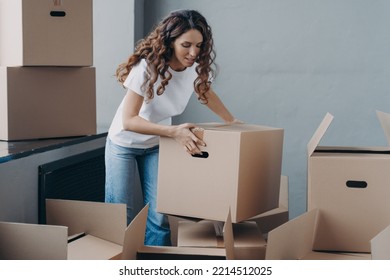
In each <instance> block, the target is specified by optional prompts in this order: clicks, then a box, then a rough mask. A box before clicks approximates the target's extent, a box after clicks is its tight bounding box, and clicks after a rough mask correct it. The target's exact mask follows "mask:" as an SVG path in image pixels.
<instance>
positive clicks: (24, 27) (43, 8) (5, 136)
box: [0, 0, 96, 141]
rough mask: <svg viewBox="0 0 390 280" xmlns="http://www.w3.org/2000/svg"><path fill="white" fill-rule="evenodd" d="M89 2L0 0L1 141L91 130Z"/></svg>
mask: <svg viewBox="0 0 390 280" xmlns="http://www.w3.org/2000/svg"><path fill="white" fill-rule="evenodd" d="M92 44H93V42H92V0H84V1H77V0H67V1H62V0H0V140H5V141H11V140H22V139H38V138H53V137H68V136H80V135H89V134H94V133H96V89H95V68H94V67H92V65H93V53H92Z"/></svg>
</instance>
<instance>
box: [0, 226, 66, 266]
mask: <svg viewBox="0 0 390 280" xmlns="http://www.w3.org/2000/svg"><path fill="white" fill-rule="evenodd" d="M67 237H68V228H67V227H64V226H46V225H35V224H25V223H8V222H0V248H1V250H0V260H64V259H66V258H67Z"/></svg>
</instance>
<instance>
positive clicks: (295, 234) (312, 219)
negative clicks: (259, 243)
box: [266, 209, 319, 260]
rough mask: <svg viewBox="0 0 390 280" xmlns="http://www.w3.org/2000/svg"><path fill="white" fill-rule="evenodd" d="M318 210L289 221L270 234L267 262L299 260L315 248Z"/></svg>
mask: <svg viewBox="0 0 390 280" xmlns="http://www.w3.org/2000/svg"><path fill="white" fill-rule="evenodd" d="M318 215H319V211H318V209H314V210H311V211H309V212H306V213H304V214H302V215H301V216H299V217H297V218H295V219H292V220H290V221H288V222H287V223H285V224H283V225H281V226H279V227H277V228H276V229H274V230H272V231H270V232H269V233H268V243H267V250H266V259H267V260H298V259H301V258H303V257H304V256H305V255H307V254H308V253H310V252H311V251H312V248H313V240H314V235H315V228H316V222H317V219H318Z"/></svg>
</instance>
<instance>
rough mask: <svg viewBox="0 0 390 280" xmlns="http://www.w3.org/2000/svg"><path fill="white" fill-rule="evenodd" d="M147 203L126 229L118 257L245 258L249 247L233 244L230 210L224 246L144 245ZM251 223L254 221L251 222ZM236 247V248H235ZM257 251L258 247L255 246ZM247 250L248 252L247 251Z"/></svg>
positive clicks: (225, 227) (225, 228) (128, 258)
mask: <svg viewBox="0 0 390 280" xmlns="http://www.w3.org/2000/svg"><path fill="white" fill-rule="evenodd" d="M147 213H148V205H147V206H145V207H144V208H143V209H142V210H141V211H140V212H139V213H138V215H137V216H136V217H135V218H134V219H133V221H132V222H131V223H130V225H129V226H128V227H127V229H126V233H125V241H124V245H123V248H124V249H123V253H122V255H121V257H120V259H124V260H136V259H158V260H161V259H170V260H172V259H181V260H186V259H195V260H200V259H237V258H245V256H248V254H249V253H251V254H252V256H253V252H249V251H250V250H251V249H248V250H244V247H242V248H240V247H236V246H235V244H234V236H233V225H232V223H231V219H230V217H231V215H230V212H229V214H228V215H227V217H226V221H225V225H224V228H223V242H224V245H225V246H224V247H220V248H218V247H192V246H191V247H179V246H148V245H144V237H145V228H146V219H147ZM251 224H252V225H253V224H254V223H251ZM237 248H238V249H237ZM256 250H257V251H258V249H257V248H256ZM248 252H249V253H248Z"/></svg>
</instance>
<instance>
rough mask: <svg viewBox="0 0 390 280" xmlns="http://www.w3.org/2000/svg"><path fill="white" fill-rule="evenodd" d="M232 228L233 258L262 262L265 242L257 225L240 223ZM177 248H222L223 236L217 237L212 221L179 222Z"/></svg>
mask: <svg viewBox="0 0 390 280" xmlns="http://www.w3.org/2000/svg"><path fill="white" fill-rule="evenodd" d="M228 226H230V225H228ZM232 226H233V244H234V258H235V259H243V260H249V259H252V260H264V259H265V250H266V241H265V239H264V238H263V236H262V233H261V231H260V229H259V227H258V225H257V223H256V222H253V221H252V222H241V223H237V224H232ZM178 246H179V247H187V248H188V247H197V248H224V247H225V242H224V235H223V234H222V235H219V232H218V230H216V228H215V225H214V222H213V221H208V220H202V221H199V222H191V221H180V222H179V227H178Z"/></svg>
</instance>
